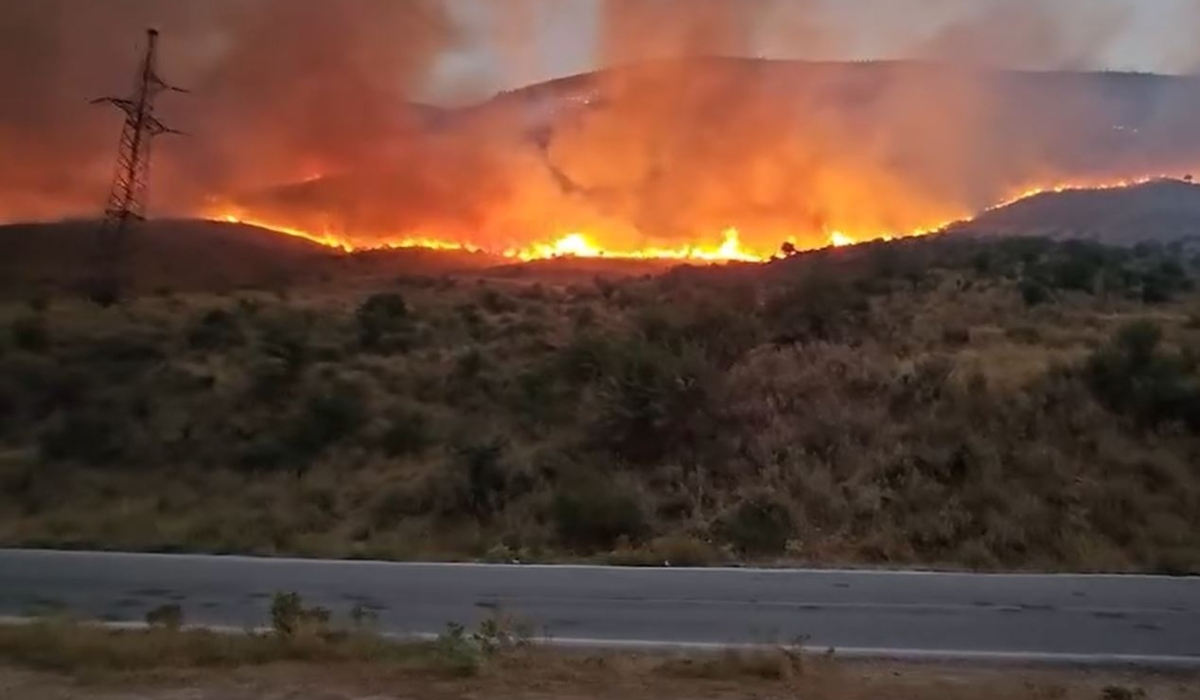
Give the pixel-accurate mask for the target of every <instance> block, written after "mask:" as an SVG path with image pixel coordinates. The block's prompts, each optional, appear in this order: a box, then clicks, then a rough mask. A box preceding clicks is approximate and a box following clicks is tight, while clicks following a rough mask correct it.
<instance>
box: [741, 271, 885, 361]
mask: <svg viewBox="0 0 1200 700" xmlns="http://www.w3.org/2000/svg"><path fill="white" fill-rule="evenodd" d="M870 312H871V304H870V300H869V299H868V297H867V295H866V294H864V293H863V292H862V291H860V290H858V289H855V288H854V287H852V286H851V285H849V284H847V283H846V282H845V280H842V279H839V278H835V277H832V276H830V275H826V274H819V275H818V274H810V275H808V276H806V277H804V278H803V279H801V281H799V282H797V283H795V284H793V285H792V286H791V287H790V288H788V289H786V290H785V291H783V292H781V293H779V294H776V295H775V296H773V297H771V298H769V299H768V300H767V303H766V307H765V309H764V313H763V316H764V321H765V323H766V326H767V328H768V329H769V330H770V332H771V334H772V336H773V340H774V342H775V343H776V344H779V345H789V344H797V343H799V344H804V343H812V342H854V341H857V340H861V339H862V338H863V337H865V335H866V331H867V330H868V321H869V320H870Z"/></svg>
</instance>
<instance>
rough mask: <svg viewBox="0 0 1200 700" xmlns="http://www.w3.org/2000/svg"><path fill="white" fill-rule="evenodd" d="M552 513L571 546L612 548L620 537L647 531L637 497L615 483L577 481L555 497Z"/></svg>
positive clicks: (632, 538)
mask: <svg viewBox="0 0 1200 700" xmlns="http://www.w3.org/2000/svg"><path fill="white" fill-rule="evenodd" d="M552 515H553V518H554V525H555V528H556V529H557V530H558V536H559V538H560V539H562V541H563V542H565V543H566V544H567V545H569V546H571V547H575V548H577V549H580V550H586V551H596V550H606V549H612V547H613V546H614V545H615V544H616V542H617V541H618V540H620V539H628V540H630V541H632V542H637V541H639V540H640V539H642V538H643V537H644V536H645V535H646V533H647V531H648V527H647V524H646V516H645V514H644V513H643V511H642V506H641V503H640V502H639V501H638V499H637V497H636V496H635V495H634V494H633V493H631V492H629V491H626V490H624V489H622V488H621V487H619V486H618V485H616V484H612V483H600V482H599V480H597V481H596V482H595V483H583V484H576V485H574V486H572V487H568V488H567V489H565V490H562V491H560V492H559V493H558V494H557V495H556V496H555V497H554V503H553V505H552Z"/></svg>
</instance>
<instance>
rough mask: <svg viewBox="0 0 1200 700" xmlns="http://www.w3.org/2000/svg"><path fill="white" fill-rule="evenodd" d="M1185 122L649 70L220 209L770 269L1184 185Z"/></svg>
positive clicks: (780, 69)
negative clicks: (863, 237)
mask: <svg viewBox="0 0 1200 700" xmlns="http://www.w3.org/2000/svg"><path fill="white" fill-rule="evenodd" d="M1197 113H1200V80H1197V79H1195V78H1191V77H1174V76H1156V75H1141V74H1122V73H1086V72H1053V73H1026V72H1012V71H998V70H970V69H964V68H955V67H951V66H947V65H938V64H928V63H908V62H877V63H872V62H868V63H832V62H829V63H822V62H803V61H769V60H754V59H732V58H730V59H725V58H707V59H694V60H679V61H663V62H656V63H647V64H636V65H631V66H626V67H620V68H613V69H609V70H603V71H598V72H593V73H587V74H583V75H578V76H572V77H568V78H563V79H559V80H554V81H549V82H545V83H540V84H536V85H530V86H527V87H524V88H521V89H517V90H512V91H509V92H505V93H503V94H500V95H497V96H495V97H493V98H491V99H489V100H486V101H484V102H482V103H480V104H477V105H473V106H470V107H466V108H461V109H457V110H446V111H445V113H444V115H443V118H442V119H441V120H439V121H438V123H437V126H436V128H430V129H429V130H428V132H427V133H426V134H425V136H426V138H423V139H417V140H416V141H414V142H413V143H407V144H405V148H404V149H402V155H397V156H396V158H395V162H390V161H388V162H390V166H388V167H384V166H381V165H380V164H378V163H374V162H373V163H371V164H368V165H366V166H364V167H362V168H349V169H346V170H345V171H343V172H339V173H337V174H331V175H329V176H327V177H325V178H317V179H311V180H308V181H305V182H301V183H291V184H281V185H279V186H277V187H268V188H266V189H265V190H262V191H255V192H243V193H238V194H237V195H236V196H235V197H234V203H235V204H236V206H237V208H242V209H246V210H247V211H250V212H256V213H258V214H261V216H258V217H257V218H259V219H265V220H272V221H290V222H293V223H295V225H297V226H301V227H302V226H304V225H306V224H307V225H309V226H316V225H320V223H321V222H329V221H332V222H334V223H335V224H336V225H339V226H342V227H343V228H344V229H345V230H349V231H353V232H354V234H353V235H354V236H357V237H359V238H360V239H361V241H362V242H366V243H369V242H371V241H373V240H378V239H381V238H386V236H387V234H388V233H389V232H393V231H401V230H430V231H442V232H446V231H451V232H455V233H453V234H450V235H452V236H454V237H456V238H460V239H463V240H468V239H469V240H470V241H471V242H473V243H475V244H477V245H484V244H486V242H487V241H496V240H503V241H510V240H512V234H513V231H514V230H515V231H540V230H541V229H542V228H543V227H544V226H545V222H546V221H565V222H583V223H578V224H576V223H571V224H569V225H570V226H571V227H572V228H589V227H590V226H589V222H599V221H617V222H620V223H621V224H625V225H629V226H630V227H632V228H633V229H636V230H637V232H638V233H639V234H641V235H642V236H644V237H645V238H647V239H652V240H653V242H654V243H655V244H656V245H662V246H664V247H676V246H678V245H679V244H681V243H686V242H687V241H686V240H685V239H686V238H687V237H688V236H694V235H695V234H696V232H705V231H708V232H715V231H720V230H723V229H724V228H726V227H729V226H736V227H738V228H739V229H741V230H743V231H744V232H746V236H747V241H746V242H747V243H748V244H750V246H751V247H753V248H755V249H760V250H773V249H774V247H775V245H777V243H776V242H775V241H767V240H763V239H757V238H755V235H756V232H758V231H772V230H779V229H781V228H783V229H787V230H790V231H796V232H797V233H796V234H795V235H797V237H798V238H801V239H802V240H804V241H805V242H808V243H813V244H819V243H821V242H823V240H824V236H823V235H822V233H823V232H824V231H827V230H839V231H843V232H846V233H849V234H851V235H853V234H854V233H855V232H863V233H871V234H874V233H879V232H882V231H887V230H892V231H896V230H919V229H926V228H928V227H931V226H937V225H940V223H941V222H944V221H947V220H949V219H952V218H954V217H957V216H961V215H962V214H963V213H964V212H973V211H980V210H983V209H984V208H987V207H989V206H993V205H995V204H996V203H997V202H999V201H1002V200H1003V199H1004V198H1006V197H1008V196H1010V195H1011V193H1012V192H1014V191H1019V190H1022V189H1026V188H1029V187H1032V186H1035V185H1039V184H1051V183H1054V182H1076V181H1083V182H1092V181H1096V182H1100V181H1113V180H1116V179H1122V178H1129V179H1132V178H1137V177H1142V176H1157V175H1171V176H1178V177H1182V176H1183V175H1184V174H1186V173H1188V172H1190V171H1192V170H1193V169H1195V168H1196V167H1197V166H1198V165H1200V137H1198V136H1197V131H1196V130H1195V129H1194V128H1193V126H1192V125H1193V122H1194V119H1193V115H1194V114H1197ZM384 160H385V161H387V159H384ZM798 193H803V194H798ZM496 222H504V225H500V224H498V223H496ZM506 227H507V228H506ZM543 235H544V234H543ZM764 235H766V234H764ZM809 236H811V240H809Z"/></svg>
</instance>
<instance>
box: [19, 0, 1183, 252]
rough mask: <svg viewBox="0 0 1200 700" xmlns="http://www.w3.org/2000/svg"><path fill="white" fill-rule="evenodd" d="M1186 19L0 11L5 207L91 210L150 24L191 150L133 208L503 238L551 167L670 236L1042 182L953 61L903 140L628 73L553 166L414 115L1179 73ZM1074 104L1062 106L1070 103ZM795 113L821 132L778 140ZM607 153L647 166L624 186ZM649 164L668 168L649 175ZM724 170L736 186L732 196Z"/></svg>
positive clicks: (1028, 0) (207, 3) (917, 92)
mask: <svg viewBox="0 0 1200 700" xmlns="http://www.w3.org/2000/svg"><path fill="white" fill-rule="evenodd" d="M1195 15H1196V12H1195V7H1194V0H1144V1H1143V2H1136V3H1135V2H1132V0H1042V1H1035V0H969V1H968V0H858V1H857V2H854V1H843V2H833V1H832V0H337V1H336V2H334V1H332V0H0V89H3V90H4V94H5V95H6V96H8V97H7V98H6V99H5V100H2V101H0V149H2V150H0V152H2V153H3V154H4V158H3V161H0V217H2V218H4V219H8V220H11V219H20V218H51V217H57V216H63V215H76V214H81V213H83V214H86V213H89V212H91V211H93V210H94V209H96V208H98V206H99V203H100V202H102V201H103V195H104V189H105V187H106V183H107V180H108V178H109V176H110V174H111V168H112V161H113V156H114V151H115V146H116V137H117V130H118V128H119V126H120V115H119V114H117V113H115V112H113V111H111V110H106V109H105V108H102V107H94V106H90V105H88V100H89V99H90V98H92V97H98V96H102V95H108V94H121V93H125V92H128V91H129V90H130V88H131V81H132V75H133V69H134V67H135V65H136V62H137V58H138V55H139V51H140V49H141V42H142V41H143V40H144V30H145V28H146V27H149V26H154V27H157V28H158V29H160V30H161V32H162V41H163V45H162V54H161V63H160V72H161V73H162V74H163V76H164V77H165V78H167V79H168V80H170V81H171V82H173V83H176V84H179V85H182V86H184V87H187V88H188V89H190V90H191V92H190V94H186V95H176V94H171V95H168V96H165V97H164V98H163V100H162V103H161V106H160V113H161V115H162V117H163V118H164V120H166V121H167V122H168V123H170V124H171V125H172V126H176V127H178V128H180V129H183V130H185V131H187V132H189V133H190V134H191V135H190V136H188V137H185V138H172V139H163V140H162V141H160V142H158V144H157V146H156V148H157V151H156V157H155V168H156V172H155V176H154V190H153V197H154V200H153V201H152V202H151V208H152V212H157V213H192V212H196V211H200V210H202V208H203V207H204V206H206V203H207V202H209V201H211V200H214V199H224V198H230V197H243V196H244V195H245V194H246V193H255V192H262V191H265V190H270V189H271V188H272V187H277V186H281V185H295V184H296V183H300V182H302V181H304V180H309V179H312V178H326V179H328V180H329V181H330V182H334V179H335V178H341V179H338V180H336V182H337V185H336V187H335V186H333V185H331V186H330V188H328V189H326V190H320V189H319V188H318V187H316V186H312V187H300V188H299V189H291V190H288V191H289V197H299V198H300V199H304V198H306V197H307V198H309V200H310V201H311V200H313V199H315V200H317V201H321V202H323V203H325V204H327V205H328V207H330V208H332V209H340V210H341V211H342V212H343V213H344V212H346V211H349V212H351V214H352V215H353V216H350V218H351V219H371V220H379V219H387V217H389V216H392V217H395V218H396V219H397V220H401V221H405V222H417V223H419V222H420V220H421V217H420V216H419V215H418V214H419V213H420V212H419V211H417V209H419V208H420V206H422V205H424V206H426V207H430V208H434V209H436V210H437V211H438V214H439V216H440V217H442V218H453V216H454V215H455V212H457V211H461V212H463V217H464V220H465V223H464V226H467V227H487V226H493V227H498V228H503V229H505V230H506V231H508V232H509V233H506V234H505V235H510V234H511V235H512V236H516V237H519V231H520V230H521V229H522V227H528V226H529V222H530V221H531V220H534V219H538V218H539V217H540V218H547V219H554V220H556V221H558V220H564V221H565V220H570V219H571V218H572V217H575V216H580V213H579V212H580V211H581V210H588V209H589V207H592V206H593V202H580V201H579V200H578V199H577V198H575V197H574V196H572V195H564V194H562V193H561V192H559V183H557V182H556V178H557V177H558V176H559V175H562V174H563V173H565V174H567V175H569V176H571V177H573V178H575V179H577V180H579V181H580V183H583V184H594V185H596V186H597V187H599V188H600V189H604V186H605V185H607V184H611V182H612V181H619V182H618V184H619V185H621V186H623V187H626V189H628V188H629V187H632V186H634V185H636V186H638V187H646V188H648V189H649V190H650V191H651V192H652V193H653V194H652V196H650V197H649V198H647V197H642V196H638V197H635V196H633V195H632V194H630V193H629V192H624V193H622V192H615V193H614V194H612V197H613V198H615V200H616V202H615V204H613V206H612V210H614V211H618V212H622V216H625V215H628V214H629V212H630V211H631V210H636V211H637V217H636V218H638V219H639V220H642V221H647V220H648V221H651V222H653V221H656V220H662V219H663V218H664V217H666V218H668V219H672V220H671V221H668V222H666V223H665V224H664V227H665V228H667V229H672V230H674V229H682V227H685V226H686V225H688V224H689V223H691V222H695V221H702V220H706V218H708V217H709V215H711V218H714V219H715V218H720V217H723V216H726V215H727V214H728V213H729V212H730V211H733V212H737V211H740V210H741V209H742V208H744V207H743V206H742V204H738V203H735V202H733V201H732V199H731V198H735V197H741V198H742V199H743V200H744V201H754V200H755V199H756V198H758V199H761V200H769V201H774V200H779V199H783V198H787V197H791V196H792V195H790V194H789V193H790V192H792V191H794V190H795V189H796V188H809V189H813V188H815V189H817V190H821V191H826V192H828V193H829V196H830V197H835V198H836V197H845V198H849V197H850V195H849V194H843V190H844V189H845V188H841V187H840V185H839V186H835V185H836V184H837V183H840V182H842V181H846V180H850V179H853V178H855V177H862V178H864V179H866V180H869V181H873V182H875V183H877V185H878V187H879V188H880V189H885V188H887V187H891V186H892V185H894V184H897V183H903V182H907V181H909V180H912V179H913V177H912V173H913V172H916V173H917V174H918V175H920V177H918V178H916V180H917V181H918V182H921V183H924V184H925V185H927V187H925V188H923V189H922V188H919V189H912V188H909V190H908V191H906V195H907V197H908V200H909V202H910V204H909V205H906V206H919V205H920V204H921V203H922V202H923V201H925V200H926V199H928V198H932V197H936V196H938V194H939V192H942V191H950V192H951V193H952V195H953V196H954V197H955V198H956V199H961V200H963V201H976V200H986V198H987V196H990V195H991V194H993V190H995V187H994V186H992V185H989V182H981V178H982V173H983V172H984V171H983V169H982V168H983V166H984V165H985V164H991V168H992V170H994V171H999V172H1000V173H1001V176H1002V177H1001V176H996V179H997V181H1001V180H1002V181H1003V182H1004V183H1005V184H1008V183H1011V182H1018V181H1020V180H1021V178H1022V177H1024V176H1025V175H1028V174H1029V173H1031V172H1036V165H1037V164H1036V162H1035V161H1036V160H1037V157H1038V156H1039V153H1038V152H1037V150H1038V148H1037V147H1030V146H1028V145H1026V146H1024V148H1027V149H1029V150H1030V151H1031V152H1030V153H1021V154H1020V155H1021V156H1022V157H1021V159H1019V163H1018V161H1017V160H1015V159H1014V157H1013V156H1012V153H1013V151H1014V150H1019V149H1018V148H1017V147H1016V146H1014V143H1013V142H1010V141H1006V140H1004V139H1002V138H998V137H996V116H995V115H996V110H995V107H996V94H997V93H995V92H994V91H993V90H991V89H990V87H989V86H986V85H982V84H980V83H978V82H976V81H975V80H974V79H973V78H972V77H970V76H969V75H966V74H964V73H961V72H956V73H954V74H952V75H950V76H949V77H947V76H946V75H941V74H940V77H938V78H937V79H933V80H927V79H918V80H901V81H898V82H889V83H887V84H883V85H880V86H876V87H877V91H878V93H879V95H878V98H877V102H878V103H879V104H880V105H883V107H881V108H880V109H886V110H889V111H888V120H889V121H888V123H891V124H894V125H896V129H897V130H896V131H895V132H888V133H884V132H883V131H880V130H878V129H876V130H875V131H872V132H870V133H871V137H870V138H871V139H873V142H872V143H867V144H862V143H855V141H856V140H857V141H862V139H861V138H858V137H856V135H855V134H854V133H851V130H850V129H849V127H847V126H846V124H847V122H846V120H845V119H844V116H845V115H843V114H839V113H836V112H835V111H833V110H829V109H823V108H821V107H820V104H821V103H820V101H819V100H815V99H814V101H813V102H812V104H815V105H817V108H815V109H813V110H810V111H809V112H806V113H805V114H803V115H797V114H796V111H795V107H794V105H792V104H790V103H789V104H786V105H781V104H780V103H778V102H775V101H772V99H768V98H762V99H759V98H760V97H762V95H765V94H766V93H765V92H763V91H762V90H757V91H752V94H753V95H754V96H756V97H755V99H756V100H757V101H755V102H754V103H753V104H746V105H743V106H741V107H739V108H737V109H734V108H731V107H729V106H728V105H727V104H726V103H728V102H729V99H728V97H729V94H728V93H727V92H726V89H727V88H728V87H729V85H727V84H726V82H725V81H722V80H715V81H709V82H704V81H701V82H700V83H696V82H688V81H684V80H680V79H679V77H680V76H678V75H675V74H672V73H670V72H666V73H658V74H654V73H653V72H651V73H649V74H643V75H641V76H640V77H639V78H638V79H636V80H633V81H619V82H617V83H610V84H608V85H607V86H606V87H607V88H608V89H610V90H613V91H615V92H617V93H618V94H621V95H624V96H625V98H626V99H625V100H624V104H626V105H628V106H627V107H625V108H623V109H617V110H612V111H610V112H608V113H607V114H602V115H599V116H597V117H596V118H594V119H592V120H590V121H585V122H583V123H580V124H576V125H574V126H573V127H570V128H564V129H562V130H561V133H560V134H559V135H558V137H557V138H556V139H555V140H554V142H553V143H551V144H549V147H548V150H549V158H550V160H551V164H552V165H554V164H558V165H559V166H561V168H560V170H561V171H563V172H558V173H556V172H554V171H552V170H547V168H546V166H545V164H543V163H542V162H541V160H539V159H540V158H541V154H539V153H537V152H531V151H530V150H529V149H527V148H526V147H525V145H524V144H521V143H518V141H519V139H517V138H515V137H514V136H512V135H511V134H508V135H505V136H503V137H497V134H498V133H500V132H501V131H503V130H504V129H503V125H501V124H495V123H493V124H490V125H480V124H478V123H473V124H472V125H471V126H470V127H469V128H466V129H463V130H460V131H459V132H456V133H454V134H450V135H446V134H443V135H440V136H438V137H436V138H433V139H431V138H430V137H429V136H428V134H427V133H426V130H425V126H424V125H425V123H426V120H427V119H428V118H429V116H430V111H429V110H428V109H425V108H423V107H420V106H416V105H414V103H415V102H434V103H442V104H447V103H453V104H461V103H471V102H476V101H480V100H483V99H486V98H487V97H488V96H489V95H490V94H491V93H492V92H494V91H496V90H497V89H501V88H512V87H516V86H519V85H522V84H526V83H528V82H532V81H537V80H542V79H547V78H552V77H557V76H560V75H565V74H569V73H573V72H577V71H582V70H589V69H593V68H598V67H602V66H611V65H622V64H629V63H635V62H639V61H644V60H647V59H660V58H678V57H685V56H779V57H808V58H830V59H837V58H863V57H870V58H915V59H929V60H933V61H939V62H942V63H945V64H948V65H951V66H956V67H959V68H964V69H965V68H969V67H984V66H996V67H1019V68H1031V69H1053V68H1081V69H1082V68H1096V67H1107V66H1113V65H1115V66H1116V67H1124V65H1125V64H1123V63H1121V62H1122V61H1126V62H1130V59H1131V57H1132V58H1133V59H1137V57H1138V56H1141V55H1143V54H1142V53H1140V52H1143V51H1144V55H1145V57H1146V58H1145V60H1144V61H1142V62H1141V63H1138V62H1137V60H1132V62H1131V65H1133V66H1134V67H1154V68H1159V69H1163V70H1172V71H1175V72H1188V71H1190V70H1192V69H1193V68H1194V67H1195V65H1196V64H1197V58H1198V54H1200V52H1197V51H1196V50H1195V49H1194V48H1193V42H1192V41H1191V36H1192V34H1193V33H1194V32H1191V29H1200V27H1197V26H1195V25H1197V24H1200V22H1197V21H1196V17H1195ZM1167 29H1170V30H1171V32H1167V31H1166V30H1167ZM641 96H645V98H642V97H641ZM1089 99H1090V98H1081V99H1079V100H1076V101H1074V102H1073V109H1074V110H1075V111H1071V110H1068V112H1067V113H1069V114H1075V113H1079V114H1084V113H1086V112H1087V110H1088V109H1090V108H1091V106H1092V105H1091V103H1090V102H1089V101H1088V100H1089ZM698 104H699V105H702V106H711V105H718V106H721V105H724V107H723V116H722V118H721V119H720V120H718V121H717V122H714V121H713V120H712V119H701V118H697V112H696V111H695V108H696V106H697V105H698ZM797 123H801V124H805V125H807V126H808V127H809V128H811V129H813V130H814V133H824V134H825V135H826V136H827V138H826V140H825V141H823V142H822V143H820V144H815V145H813V144H804V145H800V144H796V143H794V140H793V137H792V135H791V134H790V131H789V130H790V129H794V128H795V125H796V124H797ZM878 123H882V120H880V121H879V122H878ZM878 123H876V124H875V126H878ZM1027 127H1028V128H1030V129H1035V130H1039V133H1041V134H1042V135H1043V138H1044V139H1046V140H1049V141H1052V140H1053V137H1054V136H1057V135H1058V134H1059V133H1060V131H1061V132H1063V133H1069V132H1070V131H1071V124H1070V123H1069V120H1067V119H1065V118H1064V123H1062V124H1059V123H1052V124H1045V123H1041V122H1039V123H1036V124H1030V125H1027ZM722 130H723V131H722ZM719 132H720V133H722V135H724V136H726V138H725V139H723V140H722V139H717V138H714V135H716V134H718V133H719ZM906 133H907V134H908V137H905V136H903V134H906ZM912 134H916V135H918V136H920V137H921V139H922V141H921V144H922V145H921V146H920V147H918V146H917V145H915V144H916V143H917V140H916V139H914V138H912ZM843 143H847V144H854V145H855V148H850V147H839V146H840V144H843ZM1033 143H1038V144H1040V143H1042V141H1035V142H1033ZM779 144H784V145H785V146H787V147H786V148H780V147H779ZM614 152H620V153H623V154H624V156H625V157H626V158H627V159H628V161H629V162H630V163H633V164H634V165H636V166H638V167H635V168H632V169H633V170H637V169H639V168H640V169H642V170H644V171H645V172H644V173H643V175H645V177H642V178H640V179H639V178H629V177H627V176H628V175H629V173H628V170H630V168H624V167H623V165H624V164H622V163H617V162H615V161H614V160H613V153H614ZM651 156H653V158H651ZM654 159H657V160H654ZM651 161H653V162H651ZM835 161H836V163H837V167H824V165H822V164H825V165H828V164H829V163H834V162H835ZM885 162H886V166H884V165H880V163H885ZM914 163H916V165H914ZM859 165H861V166H863V168H865V170H864V169H863V168H857V166H859ZM722 167H724V168H725V172H722ZM905 168H909V171H906V170H905ZM663 172H666V173H672V174H673V177H672V178H670V179H666V180H664V179H663V178H659V179H658V180H655V181H653V182H651V181H650V179H648V178H650V174H653V173H663ZM647 173H649V174H647ZM731 173H732V174H733V175H735V176H736V177H735V178H733V179H736V180H737V181H738V182H739V183H743V184H744V185H745V188H748V189H739V188H737V187H734V188H730V187H729V185H728V182H729V181H730V179H731V178H730V174H731ZM862 173H866V175H862ZM622 178H625V179H624V180H622ZM647 183H649V184H647ZM754 183H757V184H754ZM831 183H832V184H831ZM897 186H898V185H897ZM755 188H757V189H755ZM616 189H617V190H619V189H620V188H619V187H618V188H616ZM976 189H978V190H979V191H978V192H976V191H975V190H976ZM751 190H753V191H751ZM751 195H753V196H751ZM835 195H836V196H835ZM743 203H744V202H743ZM852 205H853V202H852V201H849V199H847V201H846V202H842V203H839V204H838V208H841V209H846V210H849V209H851V208H853V207H852ZM705 207H708V209H705ZM414 212H415V213H414ZM785 213H786V214H789V215H790V214H791V213H792V212H790V211H788V212H785ZM668 214H669V216H668ZM826 214H827V212H825V211H824V210H822V209H821V208H820V207H817V208H815V209H814V211H812V212H808V213H807V214H806V215H811V216H812V217H813V218H815V219H821V218H822V217H824V216H825V215H826ZM347 216H349V215H347ZM342 218H343V219H345V218H346V217H345V216H343V217H342ZM885 219H886V217H885ZM513 232H518V233H513Z"/></svg>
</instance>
